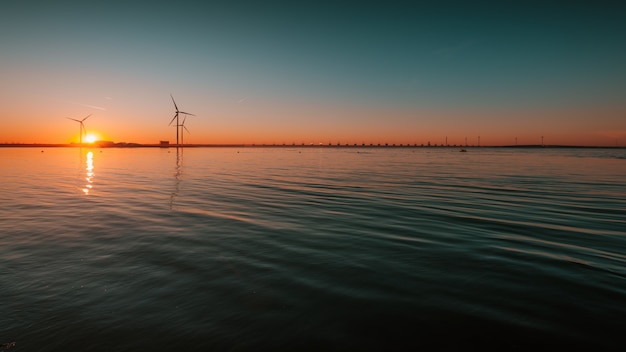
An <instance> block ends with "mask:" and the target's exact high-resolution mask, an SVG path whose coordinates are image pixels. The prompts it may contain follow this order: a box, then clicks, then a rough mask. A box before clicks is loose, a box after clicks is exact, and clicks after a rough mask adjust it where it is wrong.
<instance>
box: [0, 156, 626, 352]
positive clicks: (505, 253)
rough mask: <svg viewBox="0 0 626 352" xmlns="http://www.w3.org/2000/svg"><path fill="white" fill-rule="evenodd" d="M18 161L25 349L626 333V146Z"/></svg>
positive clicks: (5, 280)
mask: <svg viewBox="0 0 626 352" xmlns="http://www.w3.org/2000/svg"><path fill="white" fill-rule="evenodd" d="M0 167H1V170H2V171H1V173H0V343H8V342H15V343H16V345H15V347H12V348H11V349H10V350H11V351H138V350H149V351H172V350H176V351H206V350H220V351H221V350H229V351H249V350H255V351H256V350H290V351H292V350H324V351H328V350H377V351H378V350H393V349H396V350H417V349H421V350H485V349H490V350H529V349H537V348H539V347H558V348H566V347H579V348H586V347H588V348H594V349H604V350H611V349H618V348H620V347H621V346H623V343H624V342H626V339H625V337H624V335H623V331H624V327H625V326H626V325H625V324H626V304H625V303H626V179H625V178H624V175H626V150H624V149H506V148H500V149H498V148H477V149H469V150H468V152H467V153H459V152H458V151H456V150H455V149H447V148H241V149H235V148H187V149H184V150H181V151H179V152H178V153H177V152H176V150H175V149H173V148H171V149H159V148H136V149H95V148H94V149H82V150H81V149H77V148H47V149H43V150H41V149H37V148H0ZM0 350H2V348H0Z"/></svg>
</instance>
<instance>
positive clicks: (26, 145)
mask: <svg viewBox="0 0 626 352" xmlns="http://www.w3.org/2000/svg"><path fill="white" fill-rule="evenodd" d="M0 148H163V149H167V148H437V149H443V148H448V149H450V148H460V149H465V148H472V149H476V148H513V149H515V148H517V149H529V148H532V149H540V148H586V149H626V146H581V145H543V146H542V145H537V144H527V145H487V146H476V145H425V144H378V143H377V144H267V143H265V144H184V145H176V144H168V145H162V144H141V143H115V144H113V145H111V144H107V145H98V144H95V143H94V144H82V145H81V144H77V143H70V144H51V143H4V144H0Z"/></svg>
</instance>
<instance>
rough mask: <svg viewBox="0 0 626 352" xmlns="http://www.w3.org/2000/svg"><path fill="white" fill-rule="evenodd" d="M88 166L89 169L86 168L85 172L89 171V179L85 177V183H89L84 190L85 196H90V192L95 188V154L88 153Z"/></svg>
mask: <svg viewBox="0 0 626 352" xmlns="http://www.w3.org/2000/svg"><path fill="white" fill-rule="evenodd" d="M86 164H87V167H86V168H85V170H86V171H87V177H85V181H87V184H86V185H85V187H84V188H83V193H85V195H88V194H89V191H90V190H91V189H92V188H93V177H94V175H95V174H94V172H93V152H87V161H86Z"/></svg>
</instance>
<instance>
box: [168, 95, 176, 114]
mask: <svg viewBox="0 0 626 352" xmlns="http://www.w3.org/2000/svg"><path fill="white" fill-rule="evenodd" d="M170 97H172V102H173V103H174V107H175V108H176V112H178V106H176V101H175V100H174V96H173V95H172V93H170Z"/></svg>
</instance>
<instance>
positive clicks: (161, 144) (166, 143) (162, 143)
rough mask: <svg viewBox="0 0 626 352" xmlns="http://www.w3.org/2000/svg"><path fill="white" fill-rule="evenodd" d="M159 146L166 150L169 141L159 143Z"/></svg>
mask: <svg viewBox="0 0 626 352" xmlns="http://www.w3.org/2000/svg"><path fill="white" fill-rule="evenodd" d="M159 146H160V147H162V148H167V147H169V146H170V141H159Z"/></svg>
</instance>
